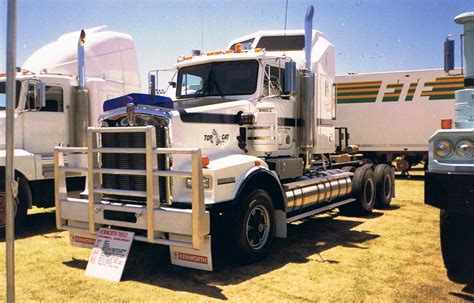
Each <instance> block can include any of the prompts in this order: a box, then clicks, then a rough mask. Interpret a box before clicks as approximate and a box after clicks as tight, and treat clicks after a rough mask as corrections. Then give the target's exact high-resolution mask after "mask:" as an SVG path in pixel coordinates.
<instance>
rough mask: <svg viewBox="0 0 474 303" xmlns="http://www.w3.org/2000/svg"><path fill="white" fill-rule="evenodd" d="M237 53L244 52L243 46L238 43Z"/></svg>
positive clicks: (236, 46)
mask: <svg viewBox="0 0 474 303" xmlns="http://www.w3.org/2000/svg"><path fill="white" fill-rule="evenodd" d="M235 52H236V53H241V52H242V44H241V43H237V44H236V45H235Z"/></svg>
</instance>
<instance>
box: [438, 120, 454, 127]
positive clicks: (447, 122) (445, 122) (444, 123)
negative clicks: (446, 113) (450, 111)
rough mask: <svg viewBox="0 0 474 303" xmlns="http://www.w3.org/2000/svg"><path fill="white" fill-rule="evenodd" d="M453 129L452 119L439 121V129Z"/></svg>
mask: <svg viewBox="0 0 474 303" xmlns="http://www.w3.org/2000/svg"><path fill="white" fill-rule="evenodd" d="M451 128H453V119H441V129H451Z"/></svg>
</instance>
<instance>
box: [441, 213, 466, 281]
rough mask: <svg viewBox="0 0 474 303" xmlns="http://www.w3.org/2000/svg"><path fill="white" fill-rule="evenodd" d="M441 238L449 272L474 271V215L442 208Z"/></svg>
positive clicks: (462, 272) (445, 263)
mask: <svg viewBox="0 0 474 303" xmlns="http://www.w3.org/2000/svg"><path fill="white" fill-rule="evenodd" d="M439 221H440V222H439V226H440V240H441V252H442V254H443V260H444V265H445V267H446V269H447V270H448V273H449V274H461V275H462V274H468V273H470V272H474V259H473V256H474V241H472V239H473V238H474V216H472V215H466V214H457V213H452V212H448V211H444V210H441V212H440V220H439Z"/></svg>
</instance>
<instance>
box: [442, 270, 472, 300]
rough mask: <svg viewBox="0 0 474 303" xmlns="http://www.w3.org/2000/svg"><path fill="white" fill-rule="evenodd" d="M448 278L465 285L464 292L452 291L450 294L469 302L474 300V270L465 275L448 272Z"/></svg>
mask: <svg viewBox="0 0 474 303" xmlns="http://www.w3.org/2000/svg"><path fill="white" fill-rule="evenodd" d="M448 278H449V279H450V280H451V281H453V282H456V283H459V284H464V285H465V286H464V288H463V289H462V292H450V293H449V294H450V295H452V296H454V297H457V298H460V299H463V300H466V301H469V302H474V272H473V273H470V274H465V275H452V274H448Z"/></svg>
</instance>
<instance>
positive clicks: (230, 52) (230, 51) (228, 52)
mask: <svg viewBox="0 0 474 303" xmlns="http://www.w3.org/2000/svg"><path fill="white" fill-rule="evenodd" d="M233 52H234V51H233V50H232V49H228V50H226V51H225V53H226V54H232V53H233Z"/></svg>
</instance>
